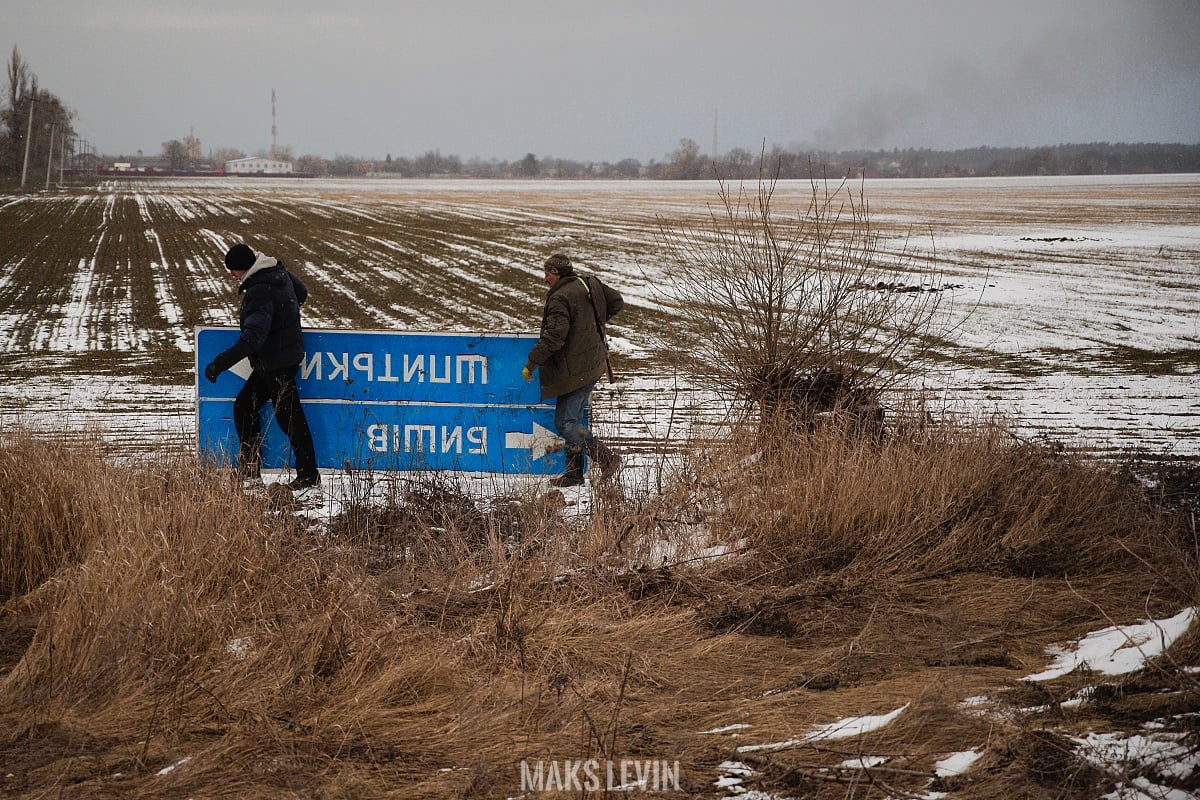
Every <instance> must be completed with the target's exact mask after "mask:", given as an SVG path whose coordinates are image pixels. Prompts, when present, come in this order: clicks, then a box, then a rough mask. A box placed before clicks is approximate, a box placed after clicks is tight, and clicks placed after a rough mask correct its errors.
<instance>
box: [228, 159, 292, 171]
mask: <svg viewBox="0 0 1200 800" xmlns="http://www.w3.org/2000/svg"><path fill="white" fill-rule="evenodd" d="M225 173H226V174H227V175H291V174H292V162H290V161H275V160H274V159H270V158H235V159H234V160H233V161H226V162H225Z"/></svg>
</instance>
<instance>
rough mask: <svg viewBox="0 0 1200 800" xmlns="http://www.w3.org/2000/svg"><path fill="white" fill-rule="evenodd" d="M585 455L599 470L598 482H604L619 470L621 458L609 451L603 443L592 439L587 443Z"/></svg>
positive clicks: (594, 438)
mask: <svg viewBox="0 0 1200 800" xmlns="http://www.w3.org/2000/svg"><path fill="white" fill-rule="evenodd" d="M587 454H588V456H589V457H590V458H591V459H592V460H593V461H595V462H596V466H597V467H599V468H600V480H602V481H606V480H608V479H609V478H611V477H612V476H613V475H615V474H616V473H617V470H619V469H620V468H621V457H620V456H619V455H617V454H616V453H614V452H613V451H612V450H609V449H608V447H607V446H606V445H605V444H604V442H602V441H600V440H599V439H597V438H596V437H594V436H593V437H592V438H591V439H589V440H588V443H587Z"/></svg>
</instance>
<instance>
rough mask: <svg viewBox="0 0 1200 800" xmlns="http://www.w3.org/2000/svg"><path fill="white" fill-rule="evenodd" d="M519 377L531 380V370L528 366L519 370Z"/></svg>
mask: <svg viewBox="0 0 1200 800" xmlns="http://www.w3.org/2000/svg"><path fill="white" fill-rule="evenodd" d="M521 377H522V378H524V379H525V380H527V381H531V380H533V371H532V370H531V369H529V367H525V368H524V369H522V370H521Z"/></svg>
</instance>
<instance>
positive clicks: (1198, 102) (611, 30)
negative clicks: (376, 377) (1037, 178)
mask: <svg viewBox="0 0 1200 800" xmlns="http://www.w3.org/2000/svg"><path fill="white" fill-rule="evenodd" d="M0 9H3V13H2V14H0V19H2V24H0V31H3V34H4V35H6V36H7V37H10V41H9V42H8V43H7V47H8V50H7V51H6V52H5V53H4V55H5V62H6V63H7V61H8V58H7V57H8V55H9V54H11V48H12V47H13V46H16V47H17V48H18V50H19V51H20V53H21V55H22V57H23V58H24V59H25V61H26V62H27V63H28V64H29V66H30V67H31V69H32V70H33V72H34V73H35V74H36V75H37V76H38V79H39V81H40V84H41V86H42V88H44V89H48V90H49V91H51V92H53V93H54V94H56V95H57V96H58V97H59V98H61V99H62V100H63V101H64V103H65V104H66V105H67V106H68V107H70V108H72V109H74V110H75V111H76V112H77V114H78V119H77V120H76V122H75V127H76V130H77V132H78V133H79V134H80V135H81V136H82V137H83V138H85V139H86V140H87V141H88V142H90V143H91V144H92V145H93V146H94V148H95V149H96V150H98V151H99V152H101V153H104V154H110V155H118V154H125V155H133V154H136V153H137V151H139V150H140V151H143V152H144V153H145V155H147V156H149V155H155V154H158V153H159V152H161V150H162V143H163V142H165V141H168V140H170V139H183V138H184V137H186V136H188V135H189V134H190V135H194V136H196V137H197V138H198V139H199V140H200V142H201V145H202V147H203V148H204V150H205V152H209V151H211V150H213V149H215V148H224V147H232V148H237V149H240V150H243V151H245V152H246V153H248V154H251V155H253V154H256V153H259V152H265V151H266V150H267V149H268V148H269V147H270V145H271V142H272V140H271V126H272V113H271V92H272V90H274V91H275V94H276V114H275V124H276V126H277V129H278V133H277V136H276V141H277V142H278V144H279V145H281V146H290V147H291V148H292V151H293V153H294V154H295V155H304V154H315V155H321V156H324V157H326V158H333V157H335V156H337V155H352V156H361V157H368V158H379V159H382V158H384V157H385V156H387V155H389V154H390V155H392V156H393V157H400V156H406V157H413V156H417V155H420V154H422V153H424V152H427V151H429V150H440V151H441V153H442V154H443V155H457V156H460V157H461V158H463V159H464V160H470V159H472V158H481V159H485V160H487V159H493V158H495V159H502V160H517V159H520V158H522V157H523V156H524V155H525V154H526V153H534V154H535V155H536V156H538V157H539V158H545V157H560V158H569V159H574V160H580V161H590V160H594V161H613V162H615V161H618V160H620V159H622V158H636V159H638V160H639V161H642V162H643V163H646V162H648V161H650V160H651V159H658V160H663V159H665V158H666V157H668V155H669V154H670V152H671V151H672V150H675V149H676V148H677V147H678V146H679V141H680V139H683V138H685V137H686V138H690V139H693V140H695V141H696V142H697V143H698V144H699V145H700V149H701V152H703V153H705V154H711V153H712V151H713V145H714V141H715V142H716V149H717V152H718V153H725V152H727V151H728V150H729V149H730V148H733V147H742V148H745V149H747V150H750V151H752V152H755V153H757V152H758V150H759V149H760V148H761V147H762V146H763V144H764V143H765V144H766V146H767V147H768V149H769V148H771V147H773V146H775V145H780V146H783V147H786V148H789V149H797V150H798V149H809V148H821V149H831V150H847V149H854V148H860V147H867V148H887V149H890V148H894V147H898V148H907V147H930V148H936V149H958V148H964V147H975V146H978V145H988V146H996V147H1001V146H1037V145H1052V144H1060V143H1068V142H1101V141H1105V142H1186V143H1200V0H825V2H814V1H812V0H584V2H572V1H571V0H567V1H566V2H564V1H563V0H560V1H559V2H548V0H504V1H503V2H501V1H500V0H428V1H426V0H378V2H371V0H278V1H277V2H263V0H36V2H35V1H34V0H0ZM3 45H4V42H0V46H3Z"/></svg>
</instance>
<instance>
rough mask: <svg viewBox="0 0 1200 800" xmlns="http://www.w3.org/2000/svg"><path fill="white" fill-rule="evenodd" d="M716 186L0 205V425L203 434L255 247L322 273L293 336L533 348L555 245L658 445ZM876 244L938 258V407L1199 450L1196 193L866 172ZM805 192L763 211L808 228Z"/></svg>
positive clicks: (632, 431)
mask: <svg viewBox="0 0 1200 800" xmlns="http://www.w3.org/2000/svg"><path fill="white" fill-rule="evenodd" d="M716 189H717V187H716V184H715V183H714V182H711V181H701V182H686V183H671V182H622V181H583V182H580V181H558V182H554V181H527V182H510V181H452V180H445V181H437V180H428V181H398V180H353V181H349V180H347V181H335V180H323V181H311V180H309V181H306V180H263V179H257V180H255V179H242V180H236V181H234V180H229V181H216V180H191V181H168V180H147V179H128V180H110V181H106V182H104V183H102V184H99V185H97V186H95V187H92V188H88V189H79V190H60V191H57V192H55V191H51V192H48V193H43V194H37V195H29V196H19V195H7V196H0V231H2V232H3V235H2V236H0V239H3V242H4V243H3V244H0V374H2V375H3V376H4V377H3V380H2V381H0V424H3V426H4V427H5V428H8V427H9V426H12V425H15V424H21V425H24V426H26V427H32V428H36V429H39V430H46V431H54V432H61V433H64V434H67V435H75V434H76V433H80V432H88V433H99V434H100V435H102V436H103V437H104V438H105V439H106V440H107V441H108V442H109V443H111V445H112V447H113V448H114V450H115V451H117V452H126V453H136V452H142V451H144V450H147V449H151V448H153V447H155V446H156V445H157V444H158V443H161V442H168V443H172V444H182V445H184V446H188V445H189V444H191V443H194V440H195V430H194V428H195V421H194V420H195V417H194V414H195V393H194V384H193V381H194V377H193V374H194V373H193V372H192V370H193V360H194V356H193V353H192V348H193V342H194V336H193V330H194V328H195V327H196V326H198V325H228V324H232V323H233V322H234V320H235V317H236V305H235V303H236V299H235V291H234V287H233V284H232V283H231V282H230V281H229V280H228V279H227V277H226V274H225V271H224V270H223V268H222V267H221V255H222V253H223V251H224V249H225V247H226V245H227V244H231V243H233V242H234V241H237V240H239V239H245V240H246V241H248V242H249V243H251V244H252V245H253V246H255V247H257V248H259V249H261V250H263V251H265V252H267V253H269V254H273V255H278V256H279V257H281V258H283V259H284V260H285V261H286V262H287V263H288V264H289V266H291V267H293V268H294V269H296V270H297V271H298V272H299V273H300V274H302V275H303V277H304V278H305V280H306V281H307V282H308V284H309V287H310V290H311V292H312V300H311V302H310V303H309V305H308V306H306V309H305V312H306V313H305V324H306V325H308V326H311V327H322V328H340V329H357V330H362V329H385V330H419V331H450V330H455V331H463V330H479V331H496V332H511V333H531V332H535V331H536V326H537V323H538V319H539V313H540V301H541V296H542V286H541V283H540V277H541V276H540V269H539V265H540V263H541V261H542V260H543V259H544V257H545V256H546V255H547V254H549V253H550V252H552V251H554V250H564V251H566V252H568V253H570V254H571V255H573V256H574V257H575V258H576V259H577V260H578V261H579V262H581V263H582V265H583V269H585V270H587V271H594V272H596V273H598V274H599V275H601V276H602V277H603V278H604V279H605V280H606V281H608V282H610V283H611V284H613V285H614V286H617V287H618V288H619V289H620V290H621V291H622V292H623V293H624V294H625V296H626V299H627V301H628V303H629V310H628V311H627V313H626V314H624V315H623V317H622V318H618V320H617V321H616V322H615V324H614V326H613V331H612V333H613V345H614V350H615V351H616V359H615V364H616V369H617V372H618V374H619V376H620V378H621V380H619V381H618V383H616V384H613V385H608V384H604V383H602V384H601V387H600V389H599V390H598V391H597V393H596V396H595V419H596V425H597V427H598V429H599V430H600V431H601V432H603V433H604V434H605V435H606V436H608V437H610V438H612V439H614V440H615V441H616V442H617V443H618V445H619V446H621V447H622V448H624V449H625V450H626V451H627V452H635V453H636V452H644V453H647V454H648V453H651V452H655V451H658V450H661V449H662V448H663V447H665V446H667V440H668V439H676V438H677V437H678V436H679V435H680V434H681V433H682V432H683V431H685V430H686V429H687V428H688V426H689V425H691V424H692V423H693V422H694V421H695V420H698V419H702V418H709V417H711V416H712V410H713V407H714V404H713V403H712V398H709V397H706V396H704V395H703V394H701V393H698V392H695V391H693V390H692V389H690V388H689V382H688V379H687V376H686V375H681V374H678V371H677V370H676V369H675V368H674V367H673V365H672V359H671V356H670V352H669V350H666V349H665V348H664V347H663V344H664V341H665V339H666V336H665V334H666V333H667V332H668V329H669V327H670V325H671V323H672V314H671V308H670V304H669V302H668V301H667V300H666V297H667V295H668V293H669V292H668V289H669V283H670V280H671V274H670V267H669V265H667V264H664V263H663V261H662V248H661V247H660V246H659V242H658V239H657V236H658V223H659V221H660V220H663V221H667V222H676V221H691V222H695V221H696V220H697V219H699V218H700V217H701V216H702V215H703V214H705V213H706V212H707V209H708V208H709V206H711V205H713V204H714V203H715V202H716V199H717V198H716ZM850 189H851V190H852V191H853V192H854V194H855V195H857V194H858V193H859V191H860V190H861V192H862V194H863V195H864V196H865V198H866V200H867V202H868V203H869V208H870V216H871V219H872V222H873V223H874V225H875V226H876V227H877V229H879V230H880V231H881V232H882V234H883V235H884V237H885V241H886V242H888V243H889V244H888V246H889V247H892V248H895V249H899V248H900V247H902V246H904V244H905V243H907V246H908V248H909V249H910V250H912V249H915V250H917V251H919V252H921V253H922V254H923V257H924V258H928V259H932V260H933V263H934V265H935V269H936V270H937V271H938V272H939V273H940V276H941V280H942V281H943V283H944V284H945V285H948V286H952V287H954V288H952V289H948V290H946V291H945V292H944V293H943V301H942V302H943V308H951V309H953V312H954V314H955V315H956V318H957V320H958V322H959V328H958V330H957V331H956V333H955V340H954V343H953V344H952V345H947V347H946V348H945V350H944V351H943V352H941V353H940V354H939V355H940V356H941V358H940V359H939V364H938V365H937V366H936V367H935V366H932V365H931V366H930V367H929V369H928V370H927V371H926V372H925V375H924V379H923V388H925V389H927V390H930V391H931V392H932V394H933V396H934V397H935V398H936V400H935V403H936V404H940V405H944V406H945V407H947V408H952V409H955V410H959V411H967V412H972V413H981V414H984V413H989V412H992V411H1000V412H1003V413H1007V414H1012V415H1015V416H1016V417H1018V418H1019V419H1020V420H1021V423H1020V427H1021V429H1022V431H1023V432H1024V433H1026V434H1028V435H1030V436H1039V437H1049V438H1053V439H1056V440H1061V441H1063V442H1065V443H1068V444H1081V445H1083V446H1085V447H1088V448H1092V449H1096V450H1098V451H1101V452H1105V453H1116V452H1121V451H1126V450H1141V451H1144V452H1148V453H1150V454H1153V455H1171V456H1187V457H1195V456H1197V455H1200V398H1198V394H1200V393H1198V391H1197V389H1198V385H1200V384H1198V377H1197V373H1198V372H1200V176H1197V175H1163V176H1159V175H1155V176H1121V177H1112V178H1108V177H1094V176H1093V177H1078V178H1013V179H954V180H929V181H912V180H902V181H901V180H894V181H867V182H865V183H864V184H854V185H853V186H851V187H850ZM811 191H812V189H811V186H810V184H809V183H808V182H804V181H800V182H786V183H783V184H780V186H779V187H778V189H777V191H776V195H775V203H774V208H775V210H776V212H777V213H778V214H780V215H784V216H795V215H797V214H799V213H801V212H802V211H803V210H804V208H805V207H806V206H807V203H808V200H809V198H810V196H811Z"/></svg>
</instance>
